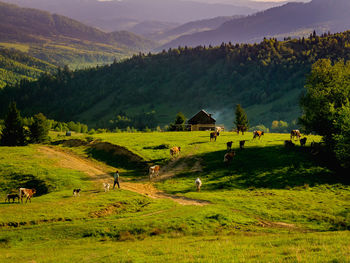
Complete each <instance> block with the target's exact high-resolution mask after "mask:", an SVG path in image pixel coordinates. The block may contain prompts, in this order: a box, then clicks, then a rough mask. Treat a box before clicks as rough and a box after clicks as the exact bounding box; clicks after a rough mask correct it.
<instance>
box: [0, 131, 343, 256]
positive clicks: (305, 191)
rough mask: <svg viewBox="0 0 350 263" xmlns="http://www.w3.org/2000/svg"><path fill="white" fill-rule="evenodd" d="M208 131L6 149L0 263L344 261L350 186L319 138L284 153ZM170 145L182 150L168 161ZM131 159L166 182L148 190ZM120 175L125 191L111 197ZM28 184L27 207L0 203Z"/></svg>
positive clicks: (278, 140) (1, 163)
mask: <svg viewBox="0 0 350 263" xmlns="http://www.w3.org/2000/svg"><path fill="white" fill-rule="evenodd" d="M208 135H209V134H208V132H191V133H188V132H176V133H174V132H162V133H119V134H116V133H114V134H101V135H96V136H93V137H91V136H89V137H83V136H79V137H74V136H73V137H72V138H71V140H66V141H65V140H64V139H63V138H62V136H59V134H51V136H52V138H53V141H55V143H54V144H55V145H30V146H25V147H1V148H0V149H1V150H0V175H1V176H0V194H1V197H2V198H3V200H2V201H1V202H0V261H1V262H14V261H22V262H31V261H36V262H74V261H77V260H78V261H79V260H82V261H83V262H119V261H120V262H165V261H167V262H176V261H177V262H257V261H258V262H323V261H324V259H327V260H328V261H332V262H349V259H350V255H349V249H348V248H349V241H350V236H349V233H348V232H349V231H348V230H349V229H350V218H349V208H350V207H349V197H350V188H349V186H348V185H347V184H345V183H344V182H342V181H341V180H339V179H337V178H336V177H335V174H334V172H333V171H332V170H330V169H328V168H327V167H325V166H324V165H323V164H322V163H321V162H320V160H316V159H315V158H314V157H313V156H312V155H311V154H310V142H312V141H313V140H315V141H319V140H320V137H319V136H308V142H307V145H306V147H300V146H299V145H298V143H297V145H296V146H295V147H294V148H293V149H288V148H285V147H284V146H283V142H284V140H286V139H288V138H289V134H265V136H264V137H263V138H262V139H260V140H252V133H246V134H245V135H244V136H242V135H237V134H236V133H230V132H223V133H221V134H220V136H219V137H218V140H217V141H216V142H210V141H209V137H208ZM242 139H244V140H247V144H246V149H244V150H243V151H240V150H238V149H237V148H238V145H239V143H238V142H239V141H240V140H242ZM226 141H233V142H234V144H233V147H234V148H235V149H236V156H235V158H234V160H233V161H232V163H231V164H230V165H225V164H224V163H223V156H224V154H225V153H226ZM116 143H117V144H118V145H119V147H118V146H117V145H115V144H116ZM57 144H58V145H57ZM164 144H169V145H170V146H173V145H179V146H181V147H182V149H183V151H181V153H180V156H178V157H177V158H173V159H172V158H171V157H170V155H169V149H160V148H159V149H157V148H156V146H159V145H164ZM121 146H122V147H125V148H126V149H128V150H129V151H130V152H126V151H125V150H124V151H122V150H123V149H125V148H122V147H121ZM123 153H124V154H123ZM125 153H128V154H125ZM131 154H134V155H135V154H136V155H138V156H139V157H141V158H142V159H141V161H143V160H145V161H148V165H151V164H153V163H155V164H160V165H161V172H160V175H159V177H157V178H155V179H152V181H151V182H149V180H148V173H147V167H144V166H143V168H142V169H141V170H140V166H135V165H134V166H131V165H130V163H133V162H135V158H134V159H132V155H131ZM130 161H131V162H130ZM139 161H140V160H139ZM125 164H128V166H126V165H125ZM115 169H118V170H119V171H120V177H121V182H120V186H121V188H120V189H117V190H115V191H113V190H110V191H109V192H105V191H104V189H103V185H102V183H103V182H104V183H105V182H109V183H112V182H113V181H112V180H113V179H112V172H114V171H115ZM197 177H200V178H201V180H202V183H203V185H202V188H201V191H199V192H198V191H196V188H195V184H194V181H195V180H196V178H197ZM23 186H25V187H28V188H35V189H37V191H38V193H37V194H36V195H34V197H33V198H32V201H31V203H27V204H18V203H16V202H15V203H13V204H12V203H11V204H9V203H8V202H4V199H5V196H6V194H7V193H10V192H12V191H16V192H17V191H18V190H17V189H18V187H23ZM75 188H81V189H82V191H81V193H80V196H77V197H73V196H72V192H73V189H75ZM16 201H17V200H16ZM29 247H30V249H28V248H29Z"/></svg>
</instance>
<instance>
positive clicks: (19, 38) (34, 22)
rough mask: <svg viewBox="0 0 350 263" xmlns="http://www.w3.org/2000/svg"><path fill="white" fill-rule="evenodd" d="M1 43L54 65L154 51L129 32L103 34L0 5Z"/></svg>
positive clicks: (55, 17)
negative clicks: (19, 45) (21, 48)
mask: <svg viewBox="0 0 350 263" xmlns="http://www.w3.org/2000/svg"><path fill="white" fill-rule="evenodd" d="M0 39H1V43H0V45H2V43H6V45H7V46H9V45H8V43H15V44H16V43H23V44H25V45H27V50H28V54H29V55H31V56H34V57H36V58H39V59H42V60H45V61H48V62H50V63H53V64H56V65H64V64H80V63H82V64H86V63H92V64H97V63H105V62H112V61H113V60H114V58H117V59H118V58H122V57H125V56H127V55H131V54H132V53H134V52H139V51H147V50H149V49H151V48H152V47H154V43H153V42H152V41H149V40H146V39H144V38H142V37H140V36H137V35H134V34H132V33H129V32H124V31H123V32H113V33H105V32H103V31H100V30H98V29H96V28H93V27H90V26H86V25H84V24H82V23H80V22H78V21H75V20H72V19H70V18H67V17H64V16H60V15H56V14H53V15H52V14H50V13H48V12H45V11H40V10H36V9H29V8H20V7H18V6H16V5H11V4H7V3H2V2H0Z"/></svg>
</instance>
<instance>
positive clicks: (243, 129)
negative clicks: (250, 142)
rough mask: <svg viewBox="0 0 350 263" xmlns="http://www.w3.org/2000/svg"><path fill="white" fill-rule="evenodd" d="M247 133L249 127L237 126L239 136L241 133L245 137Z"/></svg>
mask: <svg viewBox="0 0 350 263" xmlns="http://www.w3.org/2000/svg"><path fill="white" fill-rule="evenodd" d="M245 131H247V127H246V126H245V125H237V128H236V132H237V134H238V135H239V132H242V135H244V132H245Z"/></svg>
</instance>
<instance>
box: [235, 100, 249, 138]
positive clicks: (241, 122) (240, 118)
mask: <svg viewBox="0 0 350 263" xmlns="http://www.w3.org/2000/svg"><path fill="white" fill-rule="evenodd" d="M234 124H235V125H236V128H237V131H242V133H243V132H244V131H246V130H248V128H249V121H248V117H247V114H246V113H245V111H244V109H243V108H242V107H241V105H240V104H237V106H236V121H235V122H234Z"/></svg>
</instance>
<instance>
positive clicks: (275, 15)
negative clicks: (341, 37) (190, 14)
mask: <svg viewBox="0 0 350 263" xmlns="http://www.w3.org/2000/svg"><path fill="white" fill-rule="evenodd" d="M349 9H350V2H349V1H348V0H313V1H312V2H310V3H288V4H286V5H284V6H281V7H275V8H271V9H269V10H266V11H263V12H260V13H257V14H255V15H252V16H248V17H245V18H240V19H234V20H232V21H229V22H226V23H224V24H223V25H222V26H220V27H219V28H217V29H215V30H210V31H206V32H200V33H196V34H191V35H186V36H182V37H180V38H178V39H175V40H173V41H171V42H169V43H168V44H166V45H164V46H163V48H169V47H178V46H179V45H181V46H184V45H187V46H197V45H209V44H211V45H217V44H221V43H222V42H229V41H231V42H233V43H236V42H239V43H242V42H256V41H261V40H262V38H263V37H283V36H302V35H306V34H310V32H312V31H313V30H314V29H315V30H317V32H321V33H323V32H327V31H331V32H341V31H345V30H348V29H349V28H350V18H349V15H348V10H349Z"/></svg>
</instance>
